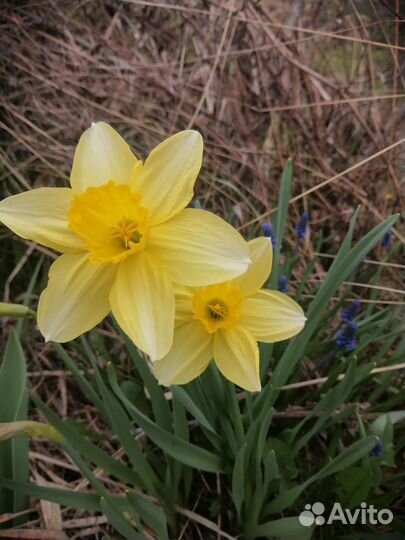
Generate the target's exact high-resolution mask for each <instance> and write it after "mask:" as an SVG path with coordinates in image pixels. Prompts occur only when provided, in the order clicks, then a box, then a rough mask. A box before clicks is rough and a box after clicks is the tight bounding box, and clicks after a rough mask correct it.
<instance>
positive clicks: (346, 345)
mask: <svg viewBox="0 0 405 540" xmlns="http://www.w3.org/2000/svg"><path fill="white" fill-rule="evenodd" d="M357 328H358V326H357V323H355V322H354V321H351V322H349V323H348V324H347V325H346V326H345V327H344V328H343V329H342V330H341V331H340V332H338V335H337V336H336V345H337V346H338V347H339V349H343V350H345V351H347V352H349V351H353V350H354V349H355V348H356V347H357Z"/></svg>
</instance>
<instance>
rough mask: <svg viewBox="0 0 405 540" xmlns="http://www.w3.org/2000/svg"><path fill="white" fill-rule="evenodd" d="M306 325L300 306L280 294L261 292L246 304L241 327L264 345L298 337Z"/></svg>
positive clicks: (276, 292)
mask: <svg viewBox="0 0 405 540" xmlns="http://www.w3.org/2000/svg"><path fill="white" fill-rule="evenodd" d="M305 321H306V318H305V315H304V312H303V311H302V308H301V307H300V306H299V305H298V304H297V302H295V301H294V300H292V299H291V298H290V297H289V296H287V295H286V294H283V293H281V292H278V291H259V292H257V293H256V294H254V295H253V296H251V297H249V298H245V299H244V301H243V316H242V320H241V324H243V325H244V326H245V327H246V328H247V329H248V330H250V332H252V334H253V335H254V336H255V338H256V339H257V340H258V341H262V342H264V343H274V342H276V341H282V340H283V339H288V338H291V337H293V336H295V335H296V334H298V332H300V331H301V330H302V329H303V328H304V325H305Z"/></svg>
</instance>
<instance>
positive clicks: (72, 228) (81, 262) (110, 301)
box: [0, 122, 249, 359]
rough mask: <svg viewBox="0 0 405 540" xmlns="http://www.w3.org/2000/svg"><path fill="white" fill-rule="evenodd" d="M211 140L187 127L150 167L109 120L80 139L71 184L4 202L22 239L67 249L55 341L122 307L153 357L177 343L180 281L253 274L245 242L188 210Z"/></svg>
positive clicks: (122, 319)
mask: <svg viewBox="0 0 405 540" xmlns="http://www.w3.org/2000/svg"><path fill="white" fill-rule="evenodd" d="M202 151H203V142H202V138H201V135H200V134H199V133H197V132H196V131H190V130H188V131H182V132H180V133H177V134H176V135H173V136H172V137H170V138H168V139H166V140H165V141H163V142H162V143H161V144H159V145H158V146H157V147H156V148H155V149H154V150H153V151H152V152H151V153H150V155H149V157H148V158H147V159H146V161H145V162H144V163H142V162H141V161H139V160H138V159H137V158H136V157H135V155H134V154H133V153H132V151H131V150H130V148H129V146H128V145H127V143H126V142H125V141H124V140H123V139H122V138H121V137H120V135H119V134H118V133H117V132H116V131H114V130H113V128H112V127H110V126H109V125H108V124H105V123H103V122H100V123H97V124H93V125H92V127H90V128H89V129H88V130H87V131H86V132H85V133H84V134H83V135H82V137H81V138H80V141H79V144H78V146H77V149H76V152H75V156H74V161H73V168H72V172H71V177H70V182H71V188H39V189H34V190H32V191H28V192H25V193H21V194H18V195H14V196H12V197H8V198H7V199H4V200H3V201H1V202H0V220H1V221H2V222H3V223H4V224H5V225H7V226H8V227H9V228H10V229H11V230H13V231H14V232H15V233H16V234H18V235H20V236H22V237H23V238H26V239H29V240H34V241H35V242H38V243H39V244H43V245H44V246H47V247H50V248H52V249H55V250H56V251H59V252H62V253H63V255H61V256H60V257H59V258H58V259H57V260H56V261H55V262H54V263H53V265H52V267H51V269H50V272H49V282H48V286H47V288H46V289H45V291H44V292H43V293H42V295H41V297H40V300H39V306H38V325H39V328H40V330H41V332H42V334H43V335H44V337H45V338H46V339H47V340H53V341H58V342H65V341H69V340H71V339H74V338H75V337H77V336H78V335H80V334H81V333H83V332H85V331H87V330H89V329H91V328H92V327H93V326H95V325H96V324H97V323H99V322H100V321H101V320H102V319H103V318H104V317H105V316H106V315H107V314H108V313H109V311H110V310H112V312H113V314H114V316H115V317H116V319H117V321H118V323H119V324H120V326H121V327H122V328H123V330H124V331H125V332H126V333H127V334H128V335H129V336H130V338H131V339H132V340H133V341H134V343H135V344H136V345H137V346H138V347H139V348H140V349H142V350H143V351H145V352H146V353H147V354H149V355H150V356H151V358H152V359H157V358H161V357H162V356H164V355H165V354H166V353H167V352H168V350H169V349H170V346H171V344H172V340H173V326H174V312H175V303H174V289H173V283H181V284H184V285H189V286H204V285H208V284H211V283H214V282H216V281H218V276H219V277H220V278H221V279H223V280H226V279H230V278H234V277H235V276H238V275H240V274H241V273H243V272H244V271H245V270H246V268H247V266H248V264H249V257H248V250H247V248H246V246H245V242H244V241H243V239H242V237H241V236H240V235H239V234H238V233H237V232H236V231H235V230H234V229H233V228H232V227H231V226H230V225H228V224H227V223H226V222H225V221H223V220H222V219H220V218H219V217H217V216H215V215H214V214H212V213H210V212H207V211H204V210H197V209H191V208H188V209H184V208H185V206H186V205H187V204H188V203H189V202H190V200H191V198H192V196H193V186H194V183H195V180H196V177H197V175H198V172H199V170H200V167H201V160H202Z"/></svg>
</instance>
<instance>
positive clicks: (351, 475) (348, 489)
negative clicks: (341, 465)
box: [337, 467, 373, 508]
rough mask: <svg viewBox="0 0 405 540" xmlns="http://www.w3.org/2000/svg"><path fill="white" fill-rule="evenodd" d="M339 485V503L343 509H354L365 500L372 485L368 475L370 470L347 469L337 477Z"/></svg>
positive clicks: (361, 468) (359, 468) (363, 468)
mask: <svg viewBox="0 0 405 540" xmlns="http://www.w3.org/2000/svg"><path fill="white" fill-rule="evenodd" d="M337 481H338V482H339V484H340V489H339V490H338V493H339V501H340V502H341V503H342V506H343V507H344V508H354V507H355V506H359V505H360V503H361V502H362V501H365V500H367V496H368V494H369V492H370V489H371V488H372V485H373V480H372V478H371V475H370V468H366V467H348V468H347V469H343V470H342V471H340V472H339V473H338V475H337Z"/></svg>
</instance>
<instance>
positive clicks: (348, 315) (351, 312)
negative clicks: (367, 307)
mask: <svg viewBox="0 0 405 540" xmlns="http://www.w3.org/2000/svg"><path fill="white" fill-rule="evenodd" d="M359 307H360V300H359V299H358V298H356V299H355V300H353V302H352V303H351V304H350V306H349V307H347V308H346V309H344V310H343V311H342V312H341V313H340V317H341V319H342V321H343V322H344V323H350V322H352V321H353V319H354V318H355V316H356V315H357V312H358V311H359Z"/></svg>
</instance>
